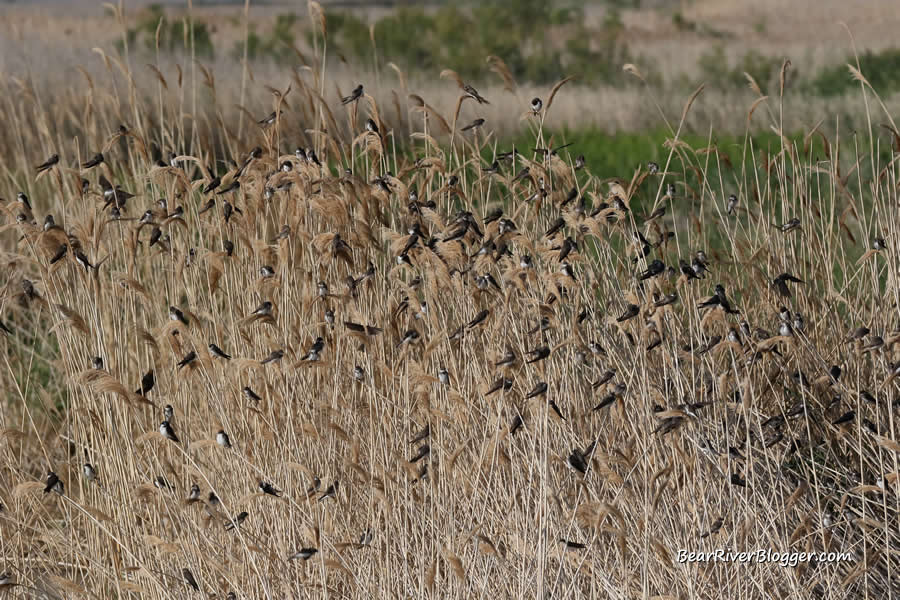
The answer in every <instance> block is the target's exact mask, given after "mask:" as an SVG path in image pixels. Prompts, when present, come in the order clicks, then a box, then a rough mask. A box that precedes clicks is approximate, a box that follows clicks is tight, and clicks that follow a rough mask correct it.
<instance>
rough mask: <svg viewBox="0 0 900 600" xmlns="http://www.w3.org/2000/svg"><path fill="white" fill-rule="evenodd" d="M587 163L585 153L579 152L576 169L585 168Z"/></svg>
mask: <svg viewBox="0 0 900 600" xmlns="http://www.w3.org/2000/svg"><path fill="white" fill-rule="evenodd" d="M585 164H586V163H585V158H584V154H579V155H578V156H576V157H575V170H576V171H580V170H581V169H583V168H584V166H585Z"/></svg>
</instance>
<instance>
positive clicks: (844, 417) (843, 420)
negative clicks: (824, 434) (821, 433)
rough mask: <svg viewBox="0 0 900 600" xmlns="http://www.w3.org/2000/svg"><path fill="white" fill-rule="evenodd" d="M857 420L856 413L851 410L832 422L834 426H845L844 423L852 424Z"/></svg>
mask: <svg viewBox="0 0 900 600" xmlns="http://www.w3.org/2000/svg"><path fill="white" fill-rule="evenodd" d="M855 418H856V411H855V410H849V411H847V412H845V413H844V414H842V415H841V416H840V417H838V418H837V419H835V420H834V421H832V422H831V424H832V425H843V424H844V423H850V422H852V421H853V419H855Z"/></svg>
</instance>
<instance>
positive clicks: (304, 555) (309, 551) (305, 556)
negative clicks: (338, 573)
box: [288, 86, 362, 560]
mask: <svg viewBox="0 0 900 600" xmlns="http://www.w3.org/2000/svg"><path fill="white" fill-rule="evenodd" d="M360 87H362V86H360ZM318 551H319V550H318V549H316V548H300V549H299V550H298V551H296V552H294V553H293V554H291V555H290V556H288V560H296V559H298V558H299V559H300V560H309V559H310V558H312V557H313V555H314V554H315V553H316V552H318Z"/></svg>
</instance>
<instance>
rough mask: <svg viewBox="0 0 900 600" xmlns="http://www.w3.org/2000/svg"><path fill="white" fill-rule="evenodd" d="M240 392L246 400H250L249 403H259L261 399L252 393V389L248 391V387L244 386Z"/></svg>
mask: <svg viewBox="0 0 900 600" xmlns="http://www.w3.org/2000/svg"><path fill="white" fill-rule="evenodd" d="M241 391H242V392H243V394H244V397H245V398H246V399H247V400H250V401H251V402H254V403H255V402H259V401H260V400H262V398H260V397H259V395H258V394H257V393H256V392H254V391H253V390H252V389H250V386H249V385H248V386H245V387H244V389H243V390H241Z"/></svg>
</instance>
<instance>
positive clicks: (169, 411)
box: [163, 404, 175, 423]
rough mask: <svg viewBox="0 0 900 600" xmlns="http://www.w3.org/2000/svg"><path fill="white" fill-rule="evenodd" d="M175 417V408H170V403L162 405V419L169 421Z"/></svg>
mask: <svg viewBox="0 0 900 600" xmlns="http://www.w3.org/2000/svg"><path fill="white" fill-rule="evenodd" d="M174 419H175V409H174V408H172V405H171V404H166V405H165V407H163V420H165V421H168V422H169V423H171V422H172V421H173V420H174Z"/></svg>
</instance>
